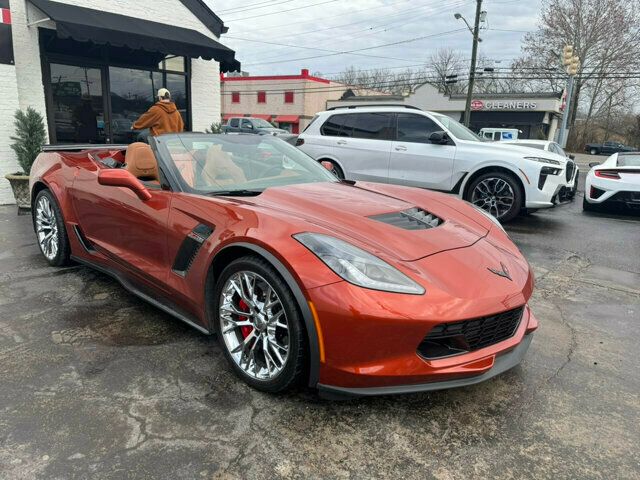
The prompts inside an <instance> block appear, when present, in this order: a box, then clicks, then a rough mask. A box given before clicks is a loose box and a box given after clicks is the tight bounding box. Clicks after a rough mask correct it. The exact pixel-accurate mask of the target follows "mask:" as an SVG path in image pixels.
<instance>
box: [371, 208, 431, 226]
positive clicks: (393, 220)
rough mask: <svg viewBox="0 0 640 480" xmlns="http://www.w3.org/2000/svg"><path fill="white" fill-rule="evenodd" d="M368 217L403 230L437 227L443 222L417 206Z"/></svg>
mask: <svg viewBox="0 0 640 480" xmlns="http://www.w3.org/2000/svg"><path fill="white" fill-rule="evenodd" d="M369 218H370V219H372V220H376V221H378V222H382V223H386V224H388V225H393V226H394V227H398V228H402V229H404V230H426V229H429V228H433V227H437V226H438V225H440V224H442V222H443V220H442V219H441V218H439V217H437V216H435V215H434V214H432V213H429V212H427V211H425V210H423V209H421V208H417V207H414V208H409V209H408V210H403V211H401V212H393V213H383V214H382V215H373V216H371V217H369Z"/></svg>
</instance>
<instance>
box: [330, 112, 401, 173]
mask: <svg viewBox="0 0 640 480" xmlns="http://www.w3.org/2000/svg"><path fill="white" fill-rule="evenodd" d="M337 117H339V118H336V119H333V120H334V122H333V123H338V124H339V130H337V131H336V133H337V136H336V137H335V140H334V143H335V146H334V149H333V155H334V156H335V157H336V158H337V160H338V162H339V163H340V164H341V165H342V166H343V168H344V169H345V170H346V171H345V172H344V173H345V176H346V178H348V179H354V180H369V181H373V182H387V179H388V176H389V156H390V154H391V144H392V136H393V130H394V128H393V123H394V114H393V113H389V112H367V113H347V114H340V115H337ZM325 131H327V130H326V129H325Z"/></svg>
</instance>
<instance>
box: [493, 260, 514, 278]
mask: <svg viewBox="0 0 640 480" xmlns="http://www.w3.org/2000/svg"><path fill="white" fill-rule="evenodd" d="M500 267H502V270H496V269H495V268H491V267H487V270H489V271H490V272H491V273H495V274H496V275H498V276H499V277H503V278H507V279H509V280H511V281H513V280H512V278H511V275H509V269H508V268H507V266H506V265H505V264H504V263H502V262H500Z"/></svg>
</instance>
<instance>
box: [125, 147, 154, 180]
mask: <svg viewBox="0 0 640 480" xmlns="http://www.w3.org/2000/svg"><path fill="white" fill-rule="evenodd" d="M125 162H126V163H127V170H128V171H129V172H130V173H131V174H132V175H133V176H134V177H137V178H140V179H145V180H158V161H157V160H156V157H155V155H154V154H153V150H151V147H150V146H149V145H147V144H146V143H142V142H136V143H132V144H131V145H129V146H128V147H127V153H126V155H125Z"/></svg>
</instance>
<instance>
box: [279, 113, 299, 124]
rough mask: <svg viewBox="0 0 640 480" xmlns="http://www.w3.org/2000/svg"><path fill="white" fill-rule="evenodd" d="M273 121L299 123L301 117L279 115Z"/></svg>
mask: <svg viewBox="0 0 640 480" xmlns="http://www.w3.org/2000/svg"><path fill="white" fill-rule="evenodd" d="M273 121H274V122H278V123H299V122H300V115H278V116H277V117H276V118H275V119H274V120H273Z"/></svg>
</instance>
